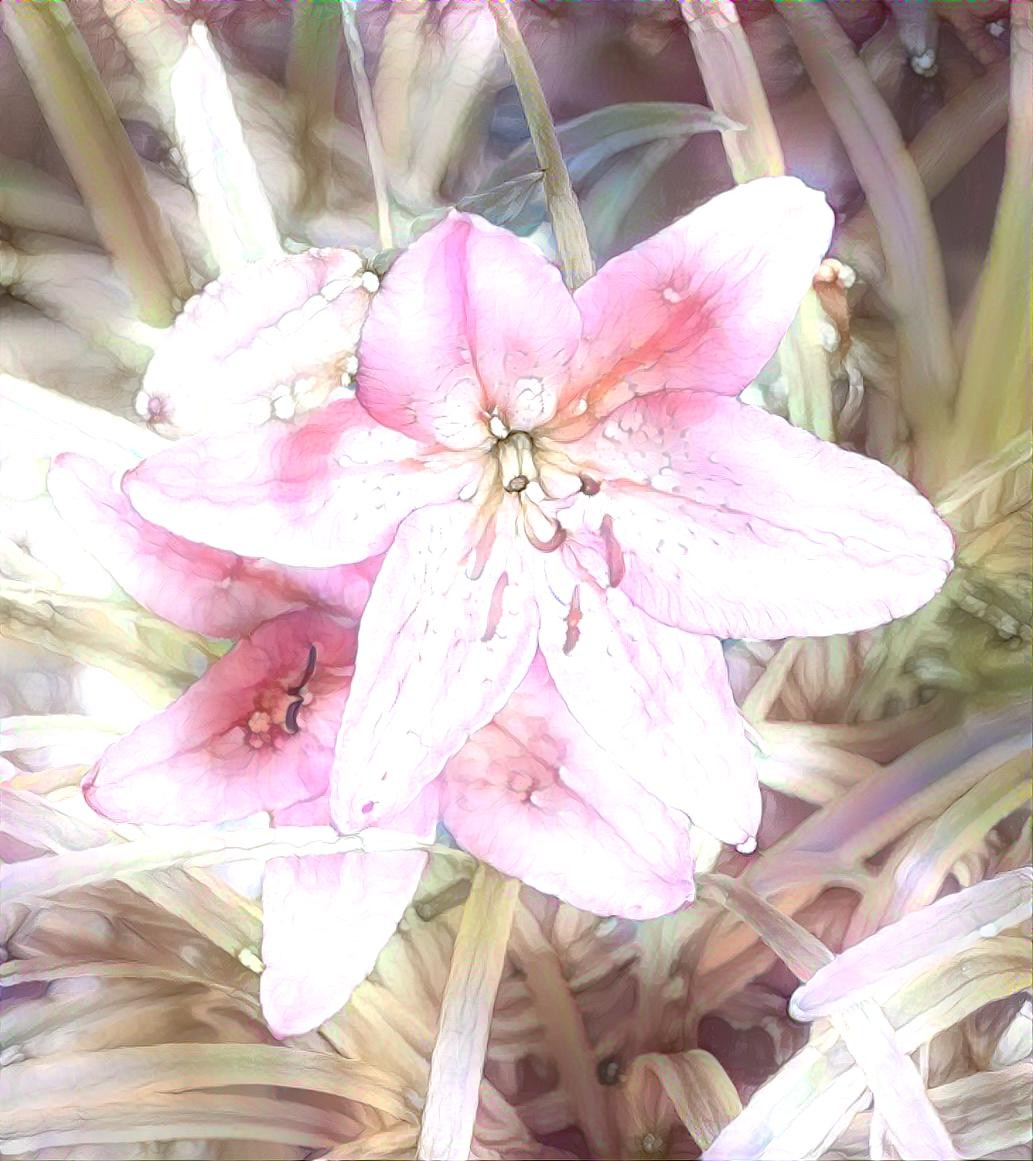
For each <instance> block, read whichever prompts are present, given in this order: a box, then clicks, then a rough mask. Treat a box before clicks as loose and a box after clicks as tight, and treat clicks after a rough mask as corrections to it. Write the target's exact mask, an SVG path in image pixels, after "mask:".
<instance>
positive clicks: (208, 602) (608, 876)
mask: <svg viewBox="0 0 1033 1161" xmlns="http://www.w3.org/2000/svg"><path fill="white" fill-rule="evenodd" d="M49 486H50V490H51V494H52V496H53V497H54V500H55V502H56V503H57V505H58V507H59V509H60V511H61V513H62V514H63V515H64V517H65V518H66V520H67V521H68V522H69V523H70V524H72V525H73V526H74V527H78V528H83V529H88V537H87V539H88V543H89V546H90V547H91V549H92V551H93V552H94V553H95V554H96V555H97V557H98V558H99V559H100V561H101V562H102V563H103V564H104V565H105V566H106V567H107V568H108V569H109V570H110V571H111V572H112V574H113V575H114V576H115V578H116V579H117V580H118V581H119V583H120V584H121V585H122V586H123V587H124V588H125V589H126V591H127V592H129V593H130V594H131V595H132V596H133V597H135V598H136V599H137V600H139V601H140V602H141V603H142V604H144V605H146V606H148V607H149V608H151V609H152V610H153V611H154V612H156V613H158V614H159V615H161V616H163V617H166V618H168V619H169V620H171V621H173V622H175V623H176V624H178V625H181V626H183V627H184V628H189V629H193V630H197V631H199V632H203V633H208V634H210V635H215V636H220V637H239V638H240V640H239V641H238V642H237V644H236V645H235V646H234V647H233V648H232V649H231V650H230V651H229V652H228V653H227V654H226V655H225V656H224V657H222V658H220V659H219V660H218V661H216V662H215V663H214V664H213V665H212V666H211V668H210V669H209V670H208V671H207V672H206V673H205V674H204V675H203V676H202V677H201V678H200V679H199V680H198V681H197V682H196V683H195V684H194V685H192V686H191V687H190V688H189V689H188V690H187V691H186V692H185V693H184V694H183V695H182V696H181V697H180V698H179V699H178V700H176V701H175V702H174V703H173V704H172V705H170V706H169V707H168V708H167V709H165V710H164V711H163V712H161V713H159V714H157V715H156V716H155V717H153V718H151V719H150V720H148V721H146V722H144V723H142V724H141V725H140V726H138V727H137V728H136V729H135V730H133V731H132V732H131V733H130V734H128V735H126V736H125V737H124V738H122V739H121V740H120V741H118V742H116V743H115V744H114V745H112V746H110V747H109V748H108V750H107V751H106V752H105V753H104V754H103V756H102V757H101V758H100V760H99V761H98V762H97V764H96V765H95V766H94V768H93V769H92V770H91V772H90V773H89V774H88V776H87V778H86V780H85V783H84V786H83V789H84V793H85V795H86V798H87V800H88V801H89V803H90V804H91V806H93V808H94V809H95V810H97V811H98V812H99V813H100V814H102V815H104V816H106V817H107V818H111V819H115V820H118V821H127V822H133V823H165V824H169V823H176V824H181V825H189V824H196V823H212V822H224V821H229V820H234V819H243V818H247V817H248V816H250V815H253V814H255V813H257V812H263V811H264V812H268V813H269V815H270V817H271V820H272V823H273V825H274V826H275V825H313V826H319V825H328V824H330V821H331V820H330V803H329V787H330V772H331V769H332V767H333V762H334V745H335V742H336V739H337V734H338V731H339V729H340V724H341V719H342V716H343V714H344V710H345V707H346V705H347V701H348V696H349V690H350V685H351V678H352V672H353V665H354V660H355V645H356V630H355V619H356V617H357V616H358V615H359V614H360V613H361V610H362V607H363V606H364V604H365V603H366V600H367V598H368V594H369V585H370V581H371V580H372V578H373V576H374V575H375V573H376V569H377V567H378V565H379V561H378V560H371V561H368V562H366V563H364V564H360V565H344V566H339V567H337V568H333V569H312V570H307V569H291V568H282V567H278V566H273V565H269V564H268V563H266V562H262V561H256V560H248V559H244V558H241V557H237V556H235V555H234V554H232V553H228V552H222V551H220V550H217V549H212V548H208V547H206V546H204V545H200V544H195V543H192V542H190V541H187V540H184V539H182V538H181V537H177V536H174V535H172V534H170V533H168V532H166V531H165V530H164V529H161V528H158V527H156V526H155V525H152V524H148V523H147V522H146V521H144V520H142V519H141V518H140V517H139V516H138V515H137V514H136V513H135V512H134V511H133V509H132V508H131V507H130V505H129V503H128V502H127V501H126V499H125V498H124V497H123V496H122V495H121V493H120V492H119V491H118V488H117V486H116V484H115V483H114V481H113V480H112V478H111V475H110V473H109V472H108V471H107V470H106V469H105V468H102V467H101V466H100V465H98V464H95V463H93V462H92V461H90V460H87V459H85V458H83V457H80V456H74V455H65V456H59V457H58V459H57V461H56V462H55V464H54V467H53V469H52V470H51V474H50V480H49ZM331 610H332V611H331ZM439 817H440V818H441V819H442V820H443V822H444V824H445V825H446V827H447V828H448V830H449V831H450V832H451V833H452V834H453V835H454V836H455V838H456V839H457V840H458V842H460V843H461V844H462V845H463V846H464V847H465V848H466V849H467V850H469V851H470V852H471V853H472V854H474V855H476V856H477V857H478V858H481V859H484V860H486V861H488V862H491V863H493V864H494V865H495V866H497V867H499V868H500V869H501V870H503V871H505V872H506V873H508V874H511V875H516V876H518V877H520V878H521V879H523V880H524V881H525V882H528V883H530V884H531V885H533V886H536V887H538V888H540V889H541V890H543V891H547V892H550V893H553V894H556V895H558V896H560V897H561V898H563V899H565V900H567V901H568V902H571V903H573V904H575V905H576V906H579V907H582V908H585V909H587V910H589V911H595V912H597V913H600V914H609V913H611V912H618V913H620V914H622V915H628V916H632V917H636V918H646V917H652V916H656V915H662V914H665V913H667V912H669V911H672V910H674V909H676V908H677V907H678V906H680V905H681V904H682V903H684V902H685V901H687V900H688V899H691V898H692V891H693V887H692V858H691V853H690V849H689V836H688V827H687V825H686V822H685V819H684V817H682V816H679V815H678V814H677V813H676V812H674V811H671V810H669V809H667V808H666V807H665V806H664V805H663V804H662V803H661V802H660V801H658V800H657V799H655V798H653V797H652V796H650V795H648V794H642V793H641V792H639V791H638V790H637V789H636V788H634V787H633V786H632V785H631V784H630V783H629V782H628V780H627V779H626V778H624V777H622V776H621V772H620V770H619V769H618V768H617V767H616V766H615V764H614V763H613V761H612V760H611V759H609V758H608V756H607V755H606V754H605V752H603V751H602V750H601V749H600V748H599V747H598V746H597V745H596V744H595V743H594V742H593V741H592V739H591V738H590V737H588V735H587V734H586V733H585V732H584V730H582V729H581V728H580V727H579V726H578V724H577V723H576V721H575V720H574V719H573V718H572V717H571V715H570V713H569V712H568V711H567V709H566V707H565V706H564V704H563V702H562V700H561V699H560V697H559V695H558V694H557V692H556V690H555V687H554V686H553V684H552V682H551V680H550V679H549V676H548V673H547V671H546V669H545V666H544V664H543V663H542V662H541V659H540V658H539V659H537V660H536V661H535V663H534V664H533V665H532V666H531V669H530V671H529V673H528V674H527V676H526V677H525V678H524V680H523V682H522V683H521V685H520V687H519V688H518V689H517V691H516V692H515V693H514V695H513V697H512V699H511V700H510V703H509V705H507V706H506V707H505V709H504V710H503V711H502V712H500V713H499V714H498V716H497V717H496V718H495V720H494V721H493V722H492V723H490V724H489V725H487V726H485V727H484V728H483V729H481V730H479V731H478V732H477V733H475V734H474V736H473V737H472V738H471V739H470V740H469V742H468V743H467V744H466V745H465V746H464V747H463V748H462V749H461V750H460V752H459V753H458V754H456V755H455V756H454V757H453V758H452V759H451V761H450V762H449V763H448V764H447V765H446V767H445V770H444V772H443V774H442V775H441V777H440V778H438V779H437V780H435V781H434V782H433V783H431V784H430V785H429V786H428V787H426V788H425V789H424V790H423V791H422V792H421V793H420V794H419V795H418V796H417V797H416V798H415V799H414V800H413V802H411V803H410V804H407V805H406V806H405V807H404V808H403V809H402V810H401V811H399V812H398V813H397V814H394V815H392V816H391V817H390V818H389V819H387V820H385V821H386V822H387V823H388V824H389V825H390V826H391V827H392V828H395V829H398V830H402V831H407V832H409V833H412V834H413V835H415V836H417V837H418V838H420V839H422V840H429V839H430V838H432V837H433V835H434V831H435V827H436V824H437V822H438V819H439ZM572 850H576V851H577V858H576V860H573V861H572V860H571V851H572ZM426 858H427V856H426V854H425V853H424V852H423V851H421V850H412V851H383V852H376V853H369V854H367V853H363V852H349V853H346V854H334V855H314V856H305V857H291V858H280V859H273V860H271V861H270V862H269V863H268V865H267V867H266V871H265V879H264V885H263V892H262V905H263V911H264V932H263V943H262V958H263V961H264V963H265V971H264V972H263V975H262V980H261V998H262V1007H263V1012H264V1014H265V1017H266V1019H267V1021H268V1022H269V1025H270V1027H271V1028H272V1029H273V1030H274V1032H276V1033H277V1034H278V1035H281V1036H283V1035H292V1034H296V1033H301V1032H305V1031H308V1030H309V1029H311V1028H313V1027H315V1026H317V1025H318V1024H320V1023H321V1022H322V1021H323V1020H325V1019H327V1018H328V1017H329V1016H331V1015H332V1014H333V1013H334V1012H336V1011H337V1010H338V1009H339V1008H341V1007H342V1006H343V1005H344V1004H345V1003H346V1001H347V999H348V997H349V995H350V994H351V992H352V989H353V988H354V987H355V986H356V985H357V984H358V983H360V982H361V980H362V979H364V978H365V976H366V975H367V974H368V973H369V971H370V970H371V968H372V967H373V964H374V962H375V961H376V958H377V955H378V954H379V952H380V950H381V948H382V946H383V945H384V944H385V943H386V942H387V940H388V938H389V937H390V935H391V934H392V932H393V931H394V929H395V927H396V926H397V923H398V921H399V919H400V918H401V915H402V912H403V911H404V909H405V907H406V905H407V904H408V902H409V900H410V899H411V898H412V895H413V892H414V891H415V889H416V884H417V882H418V881H419V878H420V875H421V874H422V872H423V868H424V865H425V863H426Z"/></svg>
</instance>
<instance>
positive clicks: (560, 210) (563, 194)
mask: <svg viewBox="0 0 1033 1161" xmlns="http://www.w3.org/2000/svg"><path fill="white" fill-rule="evenodd" d="M486 3H487V5H488V9H489V11H490V12H491V14H492V16H494V17H495V24H496V26H497V28H498V30H499V43H500V44H501V45H502V51H503V54H504V55H505V57H506V63H507V64H508V65H509V71H510V72H511V73H512V74H513V80H514V82H515V83H516V87H517V92H518V93H519V95H520V103H521V105H522V106H523V109H524V115H525V116H526V118H527V126H528V128H529V129H530V131H531V140H532V141H533V142H534V148H535V152H536V153H537V155H538V161H539V162H540V164H541V167H542V172H543V173H544V175H545V176H544V187H545V202H546V205H547V206H548V207H549V217H550V218H551V219H552V230H553V233H554V234H555V236H556V250H557V252H558V254H559V259H560V265H561V266H562V267H563V274H564V277H565V278H566V281H567V285H568V286H570V287H571V288H572V289H573V288H576V287H578V286H580V285H581V284H582V283H583V282H587V281H588V279H589V278H591V277H592V275H593V274H594V273H595V263H594V262H593V261H592V251H591V249H590V247H589V245H588V233H587V232H586V230H585V222H584V219H583V218H582V217H581V208H580V206H579V205H578V200H577V195H576V194H575V193H574V187H573V186H572V185H571V183H570V174H569V173H568V172H567V165H566V162H565V161H564V160H563V152H562V150H561V149H560V142H559V137H557V135H556V126H555V124H554V123H553V120H552V115H551V114H550V113H549V106H548V104H547V103H546V100H545V94H544V92H543V91H542V84H541V81H540V80H539V79H538V73H537V71H536V70H535V67H534V61H532V60H531V54H530V53H529V52H528V51H527V45H526V44H525V43H524V38H523V36H522V34H521V32H520V26H519V25H518V24H517V19H516V17H515V16H514V15H513V10H512V7H511V4H512V0H486Z"/></svg>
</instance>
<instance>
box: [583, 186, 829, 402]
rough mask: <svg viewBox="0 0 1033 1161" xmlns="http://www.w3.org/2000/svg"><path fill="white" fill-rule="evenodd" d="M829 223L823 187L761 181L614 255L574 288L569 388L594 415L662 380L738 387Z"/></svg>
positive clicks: (778, 327) (698, 387) (773, 334)
mask: <svg viewBox="0 0 1033 1161" xmlns="http://www.w3.org/2000/svg"><path fill="white" fill-rule="evenodd" d="M832 226H833V216H832V211H831V210H830V209H829V207H828V205H827V204H826V202H825V199H824V197H823V196H822V194H820V193H818V192H816V191H815V190H812V189H808V188H807V186H805V185H804V184H803V183H802V182H800V181H798V180H797V179H796V178H792V177H777V178H761V179H759V180H757V181H751V182H748V183H746V184H745V185H740V186H737V187H736V188H735V189H733V190H730V191H729V192H728V193H723V194H719V195H718V196H717V197H715V198H713V199H711V200H710V201H709V202H707V203H706V204H704V205H702V206H700V208H699V209H697V210H695V211H693V213H691V214H689V215H687V216H686V217H684V218H680V219H679V220H678V221H676V222H675V223H674V224H673V225H671V226H668V227H667V228H666V229H664V230H661V231H660V232H659V233H658V234H655V235H654V236H653V237H652V238H649V239H647V240H646V241H645V242H642V243H640V244H639V245H638V246H635V247H634V248H633V249H631V250H628V251H626V252H625V253H623V254H618V255H617V257H616V258H612V259H611V260H610V261H609V262H607V263H606V265H605V266H604V267H603V268H602V269H601V270H600V271H599V273H598V274H596V275H595V277H594V278H591V279H589V280H588V282H586V283H585V284H584V285H583V286H581V287H579V289H578V290H577V292H576V294H575V296H574V297H575V299H576V301H577V305H578V308H579V309H580V311H581V315H582V319H583V328H584V341H583V345H582V351H581V356H580V359H579V363H578V367H577V371H576V374H575V376H574V380H573V383H574V385H575V386H576V391H575V392H574V394H575V395H577V396H580V397H581V398H583V399H584V400H586V401H587V403H588V405H589V408H590V409H591V411H592V412H593V413H594V414H596V415H607V414H608V413H609V412H610V411H612V410H613V409H614V408H615V407H617V406H619V405H620V404H621V403H624V402H626V401H627V400H628V399H630V398H632V397H633V396H636V395H645V394H648V393H649V392H651V391H659V390H662V389H664V388H672V389H681V390H685V389H688V390H693V391H708V392H714V393H718V394H722V395H737V394H738V393H739V392H740V391H741V390H742V389H743V388H744V387H745V386H746V385H747V383H749V382H750V380H751V379H753V378H754V376H755V375H756V374H757V372H758V371H760V369H761V368H762V367H763V366H764V364H765V363H766V362H767V361H768V359H769V358H770V357H771V356H772V355H773V354H774V352H775V348H776V347H777V346H778V343H779V341H780V340H781V338H782V336H783V334H785V332H786V330H787V329H788V327H789V324H790V322H792V319H793V316H794V315H795V314H796V310H797V307H798V306H799V304H800V299H801V298H802V297H803V295H804V292H805V291H806V290H807V288H808V286H809V285H810V282H811V279H812V277H813V276H814V273H815V271H816V270H817V268H818V265H819V263H820V262H821V259H822V257H823V256H824V254H825V251H826V250H827V248H828V244H829V239H830V237H831V235H832Z"/></svg>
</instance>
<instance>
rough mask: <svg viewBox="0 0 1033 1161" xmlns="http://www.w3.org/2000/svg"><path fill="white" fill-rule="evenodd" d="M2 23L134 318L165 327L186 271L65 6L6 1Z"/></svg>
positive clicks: (182, 295) (184, 295)
mask: <svg viewBox="0 0 1033 1161" xmlns="http://www.w3.org/2000/svg"><path fill="white" fill-rule="evenodd" d="M3 26H4V30H5V31H6V33H7V35H8V36H9V37H10V40H11V44H12V46H13V47H14V50H15V53H16V55H17V57H18V60H19V62H20V64H21V65H22V68H23V69H24V70H25V74H26V76H27V77H28V78H29V82H30V84H31V85H32V89H33V92H34V93H35V94H36V99H37V100H38V101H39V104H40V108H41V109H42V110H43V115H44V116H45V117H46V120H47V124H48V125H49V126H50V130H51V132H52V133H53V135H54V139H55V141H56V142H57V144H58V146H59V147H60V149H61V153H62V155H63V157H64V159H65V161H66V162H67V163H68V168H69V169H70V170H71V172H72V177H73V178H74V179H75V183H76V185H77V186H78V187H79V190H80V192H81V193H82V196H83V201H84V202H85V203H86V205H87V207H88V208H89V211H90V213H91V215H92V216H93V220H94V222H95V223H96V226H97V232H98V233H99V234H100V236H101V237H102V238H103V240H104V244H105V245H106V246H107V248H108V250H109V252H110V253H111V256H112V258H113V259H114V261H115V264H116V266H117V268H118V269H119V271H120V273H121V274H122V276H123V277H124V278H125V280H126V283H127V285H128V287H129V290H130V292H131V293H132V295H133V297H134V299H135V300H136V302H137V305H138V307H139V311H140V317H141V318H142V319H143V320H144V322H147V323H151V324H152V325H154V326H167V325H168V324H169V323H171V322H172V320H173V318H175V316H176V314H177V313H178V312H179V310H180V309H181V307H182V305H183V303H184V302H185V301H186V300H187V299H188V298H189V297H190V296H191V295H192V294H193V286H192V285H191V282H190V275H189V271H188V270H187V266H186V262H185V260H184V258H183V255H182V253H181V251H180V249H179V246H178V245H177V243H176V241H175V239H174V238H173V236H172V233H171V231H170V230H169V226H168V223H167V222H166V220H165V217H164V215H163V213H162V211H161V209H160V208H159V206H158V205H157V203H156V202H155V201H154V200H153V198H152V197H151V194H150V192H149V190H148V188H147V181H146V178H145V176H144V171H143V166H142V165H141V164H140V159H139V157H137V155H136V152H135V150H134V149H133V147H132V145H131V144H130V142H129V138H128V137H127V136H126V132H125V129H124V128H123V126H122V123H121V121H120V120H119V117H118V113H117V112H116V111H115V108H114V106H113V105H112V103H111V98H110V97H109V96H108V94H107V91H106V90H105V88H104V85H103V83H102V82H101V79H100V76H99V74H98V72H97V68H96V66H95V65H94V63H93V60H92V58H91V57H90V54H89V50H88V49H87V48H86V45H85V44H84V43H83V40H82V37H81V36H80V35H79V31H78V29H77V28H76V26H75V24H74V23H73V21H72V18H71V15H70V14H69V11H68V8H67V6H66V5H64V4H48V3H45V2H43V0H12V2H11V3H9V4H5V5H4V6H3Z"/></svg>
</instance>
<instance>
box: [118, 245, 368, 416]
mask: <svg viewBox="0 0 1033 1161" xmlns="http://www.w3.org/2000/svg"><path fill="white" fill-rule="evenodd" d="M370 285H372V286H375V285H376V283H375V279H374V278H373V276H372V275H367V274H365V271H364V268H363V264H362V259H361V258H360V257H359V256H358V255H357V254H355V253H353V252H352V251H351V250H309V251H308V252H307V253H304V254H290V255H285V256H282V257H277V258H270V259H264V260H262V261H259V262H252V263H249V264H248V265H246V266H244V267H242V268H240V269H239V270H235V271H234V272H233V273H232V274H229V275H226V276H224V277H222V278H219V279H216V281H215V282H211V283H209V284H208V286H206V287H205V288H204V290H203V291H202V292H201V293H200V294H198V295H195V297H194V298H192V299H191V300H190V301H189V302H188V303H187V305H186V307H185V309H184V310H183V313H182V314H181V315H180V316H179V317H178V318H177V319H176V321H175V323H174V324H173V326H172V327H171V329H170V330H169V332H168V333H167V334H166V335H165V336H164V337H163V340H162V342H161V343H160V345H159V346H158V348H157V350H156V351H155V354H154V358H153V359H152V360H151V362H150V364H149V366H148V368H147V373H146V374H145V376H144V380H143V387H142V389H141V392H140V396H139V397H138V399H137V409H138V411H139V412H140V414H141V415H142V416H144V418H147V419H149V420H151V422H152V424H153V425H154V426H155V427H156V428H157V429H158V430H159V431H161V432H162V433H163V434H180V435H191V434H194V433H196V432H200V431H215V430H219V429H225V428H234V427H241V426H246V425H249V424H255V423H261V422H262V421H263V420H266V419H268V418H269V417H270V416H271V415H277V416H280V417H281V418H290V416H292V415H293V414H294V412H295V410H297V411H302V410H308V409H311V408H312V407H315V406H317V405H318V404H320V403H322V402H324V401H325V400H326V398H327V396H328V395H329V394H330V392H331V391H333V390H334V388H336V387H338V386H340V384H341V380H342V378H344V379H347V378H349V377H350V376H351V374H352V373H353V372H354V370H355V353H356V350H357V348H358V344H359V332H360V330H361V329H362V323H363V321H364V319H365V317H366V312H367V311H368V309H369V302H370V297H371V295H370V289H369V287H370Z"/></svg>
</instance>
